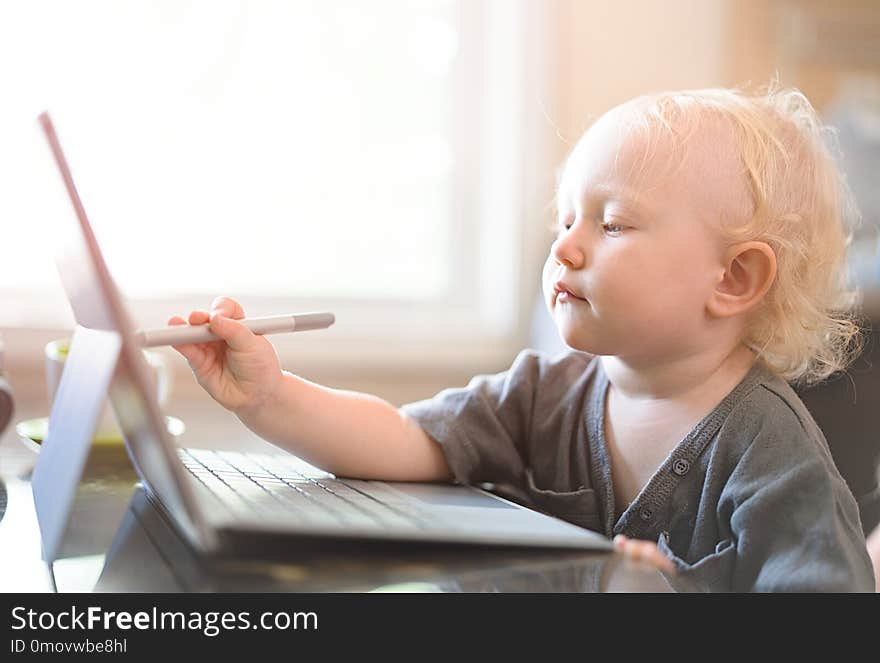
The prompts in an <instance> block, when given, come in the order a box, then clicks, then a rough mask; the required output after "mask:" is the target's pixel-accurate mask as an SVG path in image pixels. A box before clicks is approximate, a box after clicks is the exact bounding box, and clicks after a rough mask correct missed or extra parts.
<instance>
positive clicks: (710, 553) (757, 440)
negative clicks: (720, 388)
mask: <svg viewBox="0 0 880 663" xmlns="http://www.w3.org/2000/svg"><path fill="white" fill-rule="evenodd" d="M607 387H608V378H607V376H606V375H605V372H604V371H603V369H602V363H601V361H599V359H598V357H594V356H592V355H588V354H584V353H580V352H567V353H563V354H560V355H557V356H553V357H550V356H548V355H545V354H542V353H538V352H534V351H523V352H522V353H520V354H519V356H518V357H517V358H516V360H515V361H514V363H513V365H512V366H511V368H510V369H509V370H507V371H505V372H503V373H499V374H497V375H480V376H477V377H475V378H473V379H472V380H471V381H470V383H469V384H468V385H467V387H464V388H461V389H447V390H444V391H442V392H440V393H439V394H437V395H436V396H435V397H433V398H431V399H427V400H424V401H419V402H417V403H410V404H408V405H405V406H403V408H401V409H402V411H403V412H404V413H406V414H407V415H408V416H410V417H412V418H413V419H414V420H415V421H417V422H418V423H419V424H420V425H421V426H422V428H423V429H424V430H425V432H426V433H427V434H428V435H429V436H430V437H431V438H433V439H434V440H435V441H436V442H438V443H439V444H440V445H441V447H442V449H443V452H444V454H445V456H446V459H447V461H448V463H449V466H450V468H451V469H452V471H453V473H454V475H455V478H456V480H457V481H458V482H460V483H466V484H480V483H484V482H490V483H491V484H493V486H494V488H493V489H494V490H495V491H496V492H497V493H498V494H500V495H503V496H505V497H508V498H510V499H513V500H514V501H517V502H519V503H521V504H523V505H525V506H529V507H532V508H535V509H538V510H540V511H544V512H546V513H549V514H551V515H554V516H557V517H559V518H563V519H565V520H568V521H570V522H572V523H575V524H577V525H580V526H582V527H586V528H589V529H592V530H596V531H599V532H603V533H604V534H605V535H606V536H608V537H612V536H613V535H615V534H624V535H626V536H628V537H633V538H639V539H648V540H652V541H656V542H657V544H658V545H659V547H660V548H661V549H662V550H663V551H664V552H665V553H666V554H667V555H668V556H669V557H671V558H672V560H673V561H674V562H675V565H676V567H677V569H678V573H677V574H675V575H674V576H670V577H669V578H668V580H669V582H670V584H671V585H672V586H673V587H675V588H677V589H687V590H692V589H699V590H705V591H832V592H850V591H873V590H874V578H873V571H872V567H871V562H870V559H869V557H868V554H867V550H866V548H865V539H864V535H863V534H862V530H861V524H860V522H859V514H858V508H857V506H856V503H855V500H854V499H853V496H852V494H851V493H850V491H849V489H848V487H847V485H846V483H845V482H844V480H843V479H842V478H841V476H840V474H839V473H838V471H837V468H836V467H835V465H834V462H833V461H832V459H831V455H830V453H829V451H828V445H827V443H826V441H825V437H824V435H823V434H822V431H821V430H820V429H819V427H818V426H817V425H816V423H815V421H814V420H813V418H812V417H811V416H810V413H809V412H808V411H807V409H806V407H805V406H804V404H803V403H802V402H801V400H800V399H799V398H798V396H797V395H796V394H795V393H794V391H793V390H792V389H791V387H789V385H788V384H787V383H786V382H785V381H784V380H782V379H781V378H779V377H778V376H776V375H774V374H773V373H772V372H771V371H770V370H769V369H768V368H767V367H766V366H765V365H764V364H763V363H762V362H760V361H758V362H756V363H755V364H754V365H753V367H752V368H751V370H750V371H749V373H748V374H747V375H746V377H745V378H744V379H743V380H742V382H740V384H739V385H737V386H736V387H735V388H734V389H733V391H731V392H730V393H729V394H728V395H727V396H726V397H725V398H724V400H723V401H722V402H721V403H720V404H719V405H718V407H716V408H715V409H714V410H713V411H712V412H711V413H709V414H708V415H707V416H706V417H705V418H704V419H703V420H702V421H701V422H700V423H699V424H697V426H696V427H695V428H694V429H693V430H692V431H691V432H690V433H689V434H688V435H687V436H686V437H685V438H684V439H683V440H682V441H681V442H680V443H679V444H678V445H677V446H676V447H675V449H673V450H672V452H671V453H670V454H669V456H668V457H667V459H666V460H665V462H664V463H663V464H662V465H661V466H660V467H659V468H658V470H657V471H656V472H655V474H654V475H653V476H652V477H651V479H650V480H649V481H648V483H647V484H646V485H645V486H644V487H643V489H642V491H641V492H640V494H639V495H638V496H637V497H636V499H635V500H634V501H633V502H632V504H630V505H629V507H628V508H627V509H626V510H625V511H624V512H623V513H622V514H617V513H615V506H614V504H615V501H614V487H613V485H612V481H611V467H610V464H609V458H608V453H607V450H606V445H605V438H604V432H603V431H604V412H605V408H604V403H605V392H606V390H607Z"/></svg>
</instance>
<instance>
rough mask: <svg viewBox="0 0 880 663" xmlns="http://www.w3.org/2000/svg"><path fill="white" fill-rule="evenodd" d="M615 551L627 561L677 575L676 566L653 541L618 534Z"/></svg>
mask: <svg viewBox="0 0 880 663" xmlns="http://www.w3.org/2000/svg"><path fill="white" fill-rule="evenodd" d="M614 549H615V550H616V551H617V552H619V553H622V554H623V556H624V557H626V558H627V559H631V560H634V561H637V562H646V563H648V564H650V565H651V566H653V567H655V568H657V569H660V570H661V571H663V572H665V573H675V564H673V563H672V560H671V559H669V558H668V557H667V556H666V555H664V554H663V553H662V552H661V551H660V548H658V547H657V544H656V543H654V542H653V541H644V540H641V539H629V538H627V537H625V536H624V535H623V534H618V535H617V536H615V537H614Z"/></svg>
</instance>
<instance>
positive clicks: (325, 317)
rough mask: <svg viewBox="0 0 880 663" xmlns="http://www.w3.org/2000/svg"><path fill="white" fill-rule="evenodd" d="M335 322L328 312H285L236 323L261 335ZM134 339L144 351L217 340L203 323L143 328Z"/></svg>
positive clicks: (300, 329)
mask: <svg viewBox="0 0 880 663" xmlns="http://www.w3.org/2000/svg"><path fill="white" fill-rule="evenodd" d="M335 320H336V317H335V316H334V315H333V314H332V313H296V314H292V313H289V314H287V315H269V316H266V317H263V318H243V319H241V320H239V322H240V323H242V324H243V325H244V326H245V327H247V328H248V329H250V330H251V331H252V332H253V333H255V334H260V335H262V334H278V333H281V332H299V331H308V330H309V329H325V328H327V327H329V326H330V325H332V324H333V323H334V321H335ZM135 338H136V339H137V340H138V341H139V342H140V344H141V346H142V347H145V348H153V347H156V346H157V345H187V344H189V343H207V342H209V341H219V340H220V337H219V336H215V335H214V334H212V333H211V330H210V328H209V327H208V325H207V324H204V325H189V326H185V325H179V326H170V327H162V328H161V329H143V330H140V331H137V332H135Z"/></svg>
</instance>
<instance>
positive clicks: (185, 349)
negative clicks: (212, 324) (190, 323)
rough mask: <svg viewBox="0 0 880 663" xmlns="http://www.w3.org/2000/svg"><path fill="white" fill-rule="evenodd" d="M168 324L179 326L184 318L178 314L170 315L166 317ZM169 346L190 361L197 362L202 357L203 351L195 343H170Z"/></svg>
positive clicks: (184, 322)
mask: <svg viewBox="0 0 880 663" xmlns="http://www.w3.org/2000/svg"><path fill="white" fill-rule="evenodd" d="M190 317H192V314H190ZM168 324H169V325H171V326H173V327H179V326H180V325H185V324H186V320H184V319H183V318H182V317H180V316H179V315H172V316H171V317H170V318H168ZM171 347H172V348H174V349H175V350H177V351H178V352H179V353H180V354H182V355H183V356H184V357H185V358H186V360H187V361H189V362H190V363H192V362H199V361H201V360H202V359H203V358H204V354H205V353H204V351H203V350H202V349H201V348H200V347H198V345H196V344H193V343H190V344H187V345H172V346H171Z"/></svg>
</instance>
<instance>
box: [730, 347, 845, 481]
mask: <svg viewBox="0 0 880 663" xmlns="http://www.w3.org/2000/svg"><path fill="white" fill-rule="evenodd" d="M741 386H742V385H741ZM719 438H720V439H726V440H727V443H728V444H731V446H735V447H738V448H739V450H740V452H742V453H745V452H746V451H750V452H751V454H752V455H761V456H769V455H772V456H773V457H775V458H777V459H779V461H780V462H784V463H785V464H797V463H799V462H805V461H817V460H818V461H821V462H822V463H823V464H824V463H827V462H828V461H829V460H830V452H829V449H828V442H827V441H826V439H825V435H824V434H823V433H822V430H821V429H820V428H819V426H818V424H817V423H816V421H815V420H814V419H813V416H812V415H811V414H810V411H809V410H808V409H807V407H806V405H805V404H804V402H803V401H802V400H801V399H800V397H799V396H798V395H797V394H796V393H795V391H794V389H792V387H791V386H790V385H789V384H788V383H787V382H786V381H785V380H783V379H782V378H781V377H779V376H778V375H776V374H775V373H773V372H772V371H771V370H770V369H769V368H767V367H766V366H764V365H761V364H756V366H755V369H754V370H753V371H752V380H751V382H750V383H749V384H748V385H746V388H745V389H743V393H742V394H740V397H739V398H737V399H735V401H734V402H733V403H731V405H730V411H729V413H728V414H727V416H726V417H725V418H724V422H723V424H722V426H721V430H720V432H719ZM755 445H758V448H752V447H754V446H755Z"/></svg>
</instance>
